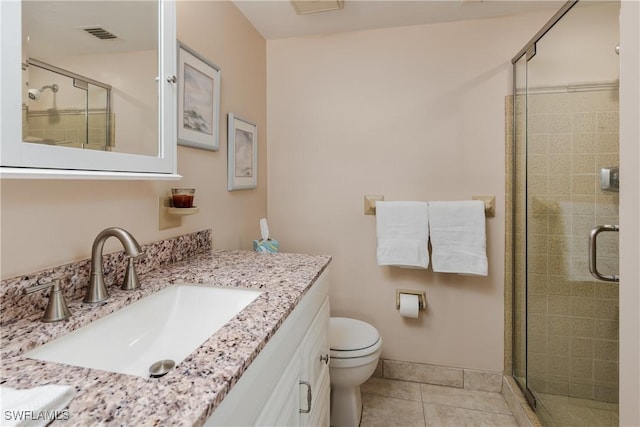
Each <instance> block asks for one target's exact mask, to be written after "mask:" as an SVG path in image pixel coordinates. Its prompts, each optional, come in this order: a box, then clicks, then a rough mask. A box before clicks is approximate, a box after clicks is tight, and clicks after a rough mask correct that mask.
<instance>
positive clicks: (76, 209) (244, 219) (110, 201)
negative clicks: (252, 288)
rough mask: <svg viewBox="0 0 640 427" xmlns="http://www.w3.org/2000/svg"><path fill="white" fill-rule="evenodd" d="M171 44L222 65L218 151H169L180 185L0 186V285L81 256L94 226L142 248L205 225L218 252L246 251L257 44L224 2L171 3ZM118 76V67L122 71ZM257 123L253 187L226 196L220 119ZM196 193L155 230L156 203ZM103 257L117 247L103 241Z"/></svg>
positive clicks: (260, 115) (261, 53)
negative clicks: (191, 209)
mask: <svg viewBox="0 0 640 427" xmlns="http://www.w3.org/2000/svg"><path fill="white" fill-rule="evenodd" d="M177 14H178V37H179V38H180V40H181V41H182V42H184V43H185V44H187V45H188V46H189V47H191V48H193V49H195V50H196V51H197V52H199V53H200V54H201V55H203V56H204V57H206V58H208V59H209V60H210V61H212V62H213V63H215V64H217V65H219V66H220V67H221V68H222V94H221V109H220V110H221V114H220V120H221V126H220V151H219V152H211V151H204V150H198V149H194V148H188V147H178V173H180V174H181V175H182V176H183V179H182V180H181V181H156V182H150V181H65V180H58V181H56V180H2V183H1V190H2V195H1V197H2V200H1V201H2V219H1V221H2V237H1V239H2V264H1V268H2V272H1V274H2V278H9V277H13V276H16V275H20V274H25V273H29V272H32V271H36V270H39V269H43V268H47V267H53V266H57V265H60V264H64V263H68V262H71V261H76V260H80V259H84V258H87V257H89V253H90V249H91V244H92V242H93V239H94V237H95V236H96V235H97V234H98V232H100V230H102V229H103V228H106V227H110V226H121V227H124V228H125V229H127V230H130V231H131V232H132V233H133V234H134V236H135V237H136V238H137V239H138V240H139V241H140V242H141V243H146V242H151V241H155V240H159V239H163V238H167V237H172V236H177V235H181V234H184V233H187V232H190V231H195V230H201V229H206V228H212V229H213V244H214V247H218V248H245V249H249V248H250V247H251V241H252V239H254V238H256V237H257V236H259V227H258V220H259V218H261V217H264V216H265V215H266V209H267V185H266V180H267V173H266V169H267V168H266V166H267V150H266V75H265V69H266V43H265V41H264V39H263V38H262V37H261V36H260V35H259V34H258V33H257V31H256V30H255V29H254V28H253V27H252V26H251V24H249V22H248V21H247V20H246V19H245V18H244V17H243V15H241V14H240V12H239V11H238V10H237V9H236V8H235V7H234V6H233V5H232V4H231V3H228V2H198V1H194V2H187V1H180V2H178V3H177ZM123 71H126V70H123ZM228 112H233V113H236V114H238V115H241V116H242V117H246V118H247V119H250V120H253V121H254V122H255V123H257V125H258V139H259V141H258V144H259V163H258V188H257V189H256V190H245V191H238V192H227V190H226V186H227V180H226V176H227V175H226V174H227V150H226V145H227V144H226V141H227V126H226V123H227V122H226V115H227V113H228ZM178 186H180V187H182V186H186V187H195V188H196V204H197V205H198V206H199V207H200V213H199V214H198V215H195V216H190V217H186V218H184V219H183V223H182V224H183V225H182V227H179V228H173V229H169V230H165V231H159V230H158V197H159V196H161V195H164V194H165V193H166V192H167V191H168V190H169V189H170V188H172V187H178ZM105 249H106V250H116V249H119V248H118V244H117V241H116V240H115V239H110V241H108V242H107V246H106V247H105Z"/></svg>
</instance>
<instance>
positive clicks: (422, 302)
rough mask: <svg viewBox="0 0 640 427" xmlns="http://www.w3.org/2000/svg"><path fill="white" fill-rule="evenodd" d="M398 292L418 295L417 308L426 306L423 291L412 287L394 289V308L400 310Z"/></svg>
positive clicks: (420, 308) (421, 308)
mask: <svg viewBox="0 0 640 427" xmlns="http://www.w3.org/2000/svg"><path fill="white" fill-rule="evenodd" d="M400 294H407V295H416V296H417V297H418V309H419V310H424V309H425V307H426V306H427V297H426V295H425V293H424V291H416V290H414V289H396V310H400Z"/></svg>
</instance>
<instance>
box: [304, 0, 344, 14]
mask: <svg viewBox="0 0 640 427" xmlns="http://www.w3.org/2000/svg"><path fill="white" fill-rule="evenodd" d="M291 5H292V6H293V8H294V9H295V10H296V13H297V14H298V15H306V14H307V13H316V12H329V11H331V10H339V9H342V8H343V7H344V2H343V0H291Z"/></svg>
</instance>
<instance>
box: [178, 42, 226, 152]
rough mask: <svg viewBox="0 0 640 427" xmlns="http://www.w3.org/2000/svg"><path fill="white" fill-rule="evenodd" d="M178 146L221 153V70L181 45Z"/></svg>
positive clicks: (179, 57)
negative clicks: (219, 151)
mask: <svg viewBox="0 0 640 427" xmlns="http://www.w3.org/2000/svg"><path fill="white" fill-rule="evenodd" d="M178 87H179V88H180V90H179V92H178V144H180V145H187V146H190V147H196V148H202V149H205V150H211V151H218V150H219V149H220V142H219V133H220V132H219V130H220V123H219V122H220V67H218V66H216V65H215V64H213V63H211V62H209V61H208V60H207V59H205V58H204V57H202V56H200V55H199V54H198V53H196V52H195V51H193V50H192V49H189V48H188V47H187V46H185V45H184V44H182V43H178Z"/></svg>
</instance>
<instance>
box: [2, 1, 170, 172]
mask: <svg viewBox="0 0 640 427" xmlns="http://www.w3.org/2000/svg"><path fill="white" fill-rule="evenodd" d="M0 26H1V27H2V34H1V35H0V47H1V49H0V52H1V54H0V57H1V58H0V66H1V70H2V71H0V108H1V110H0V137H1V139H0V163H1V175H2V177H3V178H19V177H24V178H32V177H36V178H38V177H48V176H56V177H83V178H87V177H95V178H141V179H145V178H149V179H163V178H164V179H176V178H179V175H176V150H177V149H176V145H177V143H176V140H177V138H176V99H177V85H176V80H175V75H176V46H177V43H176V30H175V3H174V1H166V0H161V1H137V0H125V1H117V2H114V1H108V0H106V1H99V0H98V1H94V0H83V1H59V0H46V1H23V2H20V1H2V2H0Z"/></svg>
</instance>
